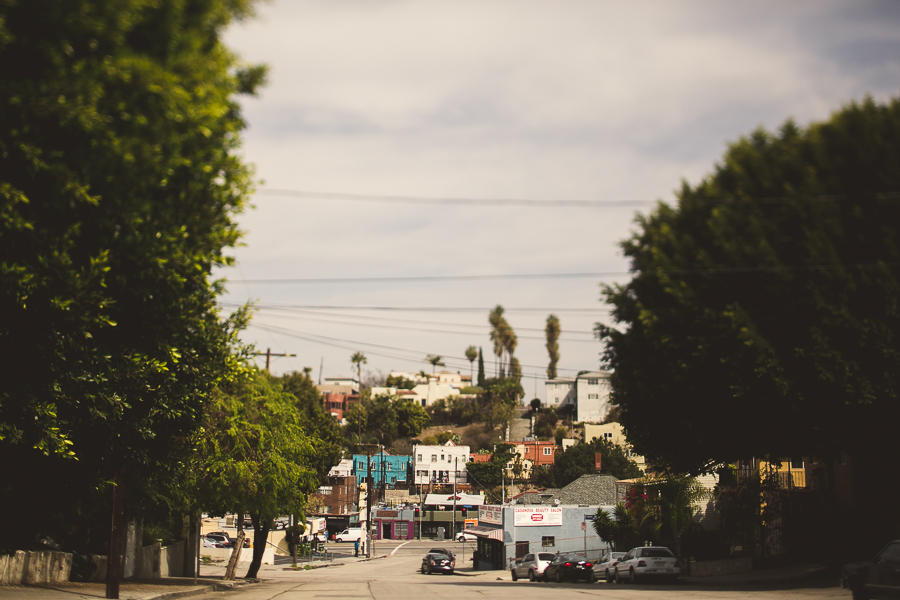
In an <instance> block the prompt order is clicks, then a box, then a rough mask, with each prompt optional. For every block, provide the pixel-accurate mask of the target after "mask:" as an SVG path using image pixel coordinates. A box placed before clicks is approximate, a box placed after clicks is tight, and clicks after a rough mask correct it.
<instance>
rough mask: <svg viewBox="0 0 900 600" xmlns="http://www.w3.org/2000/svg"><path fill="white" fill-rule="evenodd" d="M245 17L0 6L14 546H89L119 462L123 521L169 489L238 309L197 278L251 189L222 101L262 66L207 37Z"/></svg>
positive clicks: (235, 112) (1, 435)
mask: <svg viewBox="0 0 900 600" xmlns="http://www.w3.org/2000/svg"><path fill="white" fill-rule="evenodd" d="M248 7H249V3H247V2H242V1H240V0H238V1H232V0H228V1H226V0H209V1H206V2H191V3H187V2H181V3H177V2H176V3H167V4H162V3H158V2H149V1H146V0H116V1H115V2H113V1H111V0H84V1H79V2H69V3H65V2H64V3H60V2H55V1H50V0H29V1H27V2H3V3H2V5H0V156H2V160H0V310H2V312H3V314H4V319H3V322H2V324H0V353H2V355H3V357H4V364H5V368H6V370H7V372H8V373H14V374H15V377H8V378H6V379H5V381H4V386H3V388H2V390H0V412H2V415H3V416H2V421H0V463H2V464H4V465H6V466H7V467H8V468H7V469H6V470H5V472H4V477H3V480H4V482H3V483H0V496H2V497H4V498H6V499H11V498H18V499H20V500H15V501H14V504H7V505H6V507H7V508H8V509H9V510H13V511H14V512H15V513H16V514H17V515H19V518H17V523H18V525H16V530H17V531H16V532H14V533H11V534H9V535H8V536H7V539H11V538H16V539H17V543H18V540H19V539H21V543H22V546H20V547H22V548H25V547H27V546H28V545H29V544H31V542H32V541H33V539H34V537H35V536H38V535H44V534H50V535H52V536H53V537H55V538H56V539H58V540H65V543H69V542H68V541H67V540H68V539H69V538H68V537H67V536H68V535H72V538H71V539H72V540H73V541H72V543H74V544H76V545H79V546H81V547H84V546H91V547H96V546H98V545H101V544H102V543H103V542H102V541H101V540H100V539H99V538H102V536H97V535H95V536H93V537H91V536H87V535H85V533H84V532H85V531H86V530H87V529H89V528H91V527H92V524H93V523H95V522H98V521H100V522H105V523H107V524H108V514H107V516H106V519H102V518H101V517H100V513H102V512H103V511H104V510H106V506H105V505H106V503H107V498H108V488H109V481H110V480H111V478H112V474H113V473H114V472H116V471H117V470H118V468H119V467H121V466H123V465H124V466H125V477H126V482H125V492H126V507H127V510H128V511H129V512H130V513H131V514H136V513H140V512H142V511H147V510H151V509H152V508H153V507H152V506H150V504H152V503H156V501H155V500H154V498H160V497H159V496H158V492H157V490H159V489H160V488H165V489H170V490H175V489H176V488H178V485H179V483H178V482H179V477H180V469H181V468H182V467H183V461H184V460H185V456H186V455H187V454H188V453H189V452H190V451H191V440H192V439H193V435H192V434H193V432H194V431H195V429H196V428H197V426H198V425H199V423H200V419H201V415H202V413H203V409H204V405H205V403H206V402H207V401H208V397H209V394H210V392H211V390H212V389H214V387H215V386H216V385H217V384H218V383H219V382H220V381H222V380H223V379H225V378H227V377H229V373H231V372H232V370H233V369H234V368H235V364H236V361H238V360H239V358H240V357H239V356H237V355H236V354H234V353H233V348H232V346H233V345H234V342H235V338H234V336H233V332H234V330H235V327H237V326H239V321H242V320H243V318H244V316H243V315H239V316H238V317H236V318H235V319H234V320H233V321H231V322H229V321H227V320H223V319H222V318H221V317H220V316H219V314H218V312H217V308H216V302H215V298H216V294H217V293H218V291H219V286H217V285H214V284H212V283H211V282H210V280H209V277H210V273H211V270H212V269H213V268H214V267H216V266H218V265H223V264H227V263H228V262H229V259H228V258H227V257H226V256H225V254H224V252H225V250H226V249H227V248H228V247H230V246H233V245H235V244H236V242H237V240H238V237H239V231H238V229H237V224H236V222H235V215H236V214H237V213H239V212H240V211H241V210H242V209H243V207H244V205H245V198H246V196H247V193H248V191H249V189H250V186H251V181H250V172H249V170H248V168H247V167H246V166H245V165H244V164H243V163H242V161H241V160H240V158H239V157H238V155H237V152H236V150H237V147H238V143H239V137H238V134H239V132H240V131H241V129H243V127H244V123H243V121H242V119H241V117H240V109H239V105H238V103H237V101H236V98H235V95H236V94H239V93H249V92H252V91H253V86H254V85H256V84H258V83H260V82H261V80H262V77H263V74H264V70H263V69H260V68H251V69H248V68H243V67H242V66H241V65H240V64H239V63H238V62H237V60H236V59H235V57H234V56H232V55H231V54H230V53H229V52H228V51H227V50H226V49H225V48H224V46H223V45H222V44H221V41H220V38H219V36H220V33H221V32H222V30H223V29H224V28H225V27H226V26H227V25H228V24H229V22H231V21H233V20H234V19H238V18H243V17H245V16H247V15H248V12H249V9H248ZM13 465H14V466H13ZM35 473H41V474H42V477H40V478H37V477H35V476H34V474H35ZM38 479H41V481H36V480H38ZM173 493H174V492H173ZM36 497H40V499H39V500H36ZM32 512H39V513H40V515H41V516H39V517H38V518H35V519H32V518H31V514H32ZM107 526H108V525H107ZM94 529H95V530H96V531H101V530H102V528H94ZM66 532H70V533H66ZM20 534H21V535H20ZM85 540H89V541H85Z"/></svg>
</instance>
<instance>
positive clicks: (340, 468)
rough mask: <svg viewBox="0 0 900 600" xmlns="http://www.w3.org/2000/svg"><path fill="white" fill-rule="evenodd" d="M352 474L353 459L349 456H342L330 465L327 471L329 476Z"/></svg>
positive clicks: (348, 475) (347, 475)
mask: <svg viewBox="0 0 900 600" xmlns="http://www.w3.org/2000/svg"><path fill="white" fill-rule="evenodd" d="M352 475H353V461H352V460H350V459H349V458H342V459H341V462H339V463H338V464H336V465H335V466H333V467H331V470H330V471H328V476H329V477H351V476H352Z"/></svg>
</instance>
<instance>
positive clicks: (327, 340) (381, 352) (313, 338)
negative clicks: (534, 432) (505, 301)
mask: <svg viewBox="0 0 900 600" xmlns="http://www.w3.org/2000/svg"><path fill="white" fill-rule="evenodd" d="M249 327H255V328H259V329H262V330H264V331H270V332H273V333H278V334H280V335H286V336H288V337H293V338H297V339H301V340H306V341H308V342H312V343H315V344H322V345H324V346H332V347H336V348H343V349H345V350H352V351H359V349H360V347H363V346H367V347H370V348H375V350H371V349H367V350H366V352H369V353H370V354H373V355H375V356H382V357H385V358H396V359H398V360H405V361H410V362H421V363H424V362H425V360H424V358H415V356H422V357H424V356H425V355H427V354H434V353H433V352H420V351H417V350H408V349H406V348H397V347H396V346H386V345H384V344H373V343H371V342H359V341H355V340H347V339H342V338H334V337H330V336H325V335H318V334H314V333H307V332H298V331H294V330H292V329H288V328H286V327H278V326H273V325H263V324H261V323H256V322H254V321H253V320H251V321H250V323H249ZM388 350H394V351H397V352H406V353H409V354H414V355H415V356H413V357H409V356H403V355H398V354H390V353H388V352H387V351H388ZM441 358H442V359H450V360H454V361H459V363H458V364H454V365H453V366H452V368H458V369H464V368H468V367H469V366H470V363H469V360H468V359H467V358H465V357H461V356H449V355H443V354H442V355H441ZM487 362H489V363H490V364H494V365H495V366H496V361H492V360H489V361H487ZM445 366H448V365H445ZM519 366H520V367H521V368H522V369H526V368H528V369H545V368H546V367H544V366H538V365H519ZM557 371H571V372H577V371H578V369H566V368H560V367H557ZM523 376H526V374H525V373H524V372H523ZM527 376H528V377H530V378H535V377H537V378H543V379H546V377H545V376H535V375H533V374H527Z"/></svg>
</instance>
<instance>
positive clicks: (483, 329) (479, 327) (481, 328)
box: [255, 307, 594, 341]
mask: <svg viewBox="0 0 900 600" xmlns="http://www.w3.org/2000/svg"><path fill="white" fill-rule="evenodd" d="M255 308H257V310H258V311H259V312H263V311H269V310H273V311H279V310H285V311H288V312H290V313H291V314H293V315H296V313H301V314H300V315H297V316H291V315H270V316H275V317H285V318H296V319H302V320H304V321H313V322H319V323H337V324H340V325H361V326H364V327H381V328H386V329H410V330H413V331H430V332H433V333H455V334H462V335H485V334H487V333H488V331H487V330H488V329H490V325H487V324H484V325H482V324H471V323H449V322H446V321H419V320H416V319H392V318H386V317H370V316H366V315H346V317H347V318H350V319H357V320H362V321H386V322H390V323H409V324H415V325H446V326H448V327H469V328H474V329H477V331H461V330H457V331H452V330H446V329H426V328H422V327H403V326H398V325H381V324H374V323H359V322H356V321H347V320H341V319H322V318H315V317H308V316H305V315H306V314H312V315H323V316H327V317H334V316H337V315H334V314H333V313H327V312H318V311H313V310H309V311H307V310H302V309H282V308H278V307H265V308H263V307H255ZM515 330H516V331H517V332H519V331H535V332H541V333H543V331H544V330H543V329H538V328H536V327H516V328H515ZM562 333H564V334H569V335H583V336H584V335H586V336H590V337H591V338H593V336H594V332H592V331H572V330H566V329H563V330H562ZM520 337H522V338H524V339H544V337H543V336H527V335H526V336H520ZM580 341H583V340H580Z"/></svg>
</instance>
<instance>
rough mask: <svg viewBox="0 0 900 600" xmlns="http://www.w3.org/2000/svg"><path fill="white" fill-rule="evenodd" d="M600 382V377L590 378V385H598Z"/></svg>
mask: <svg viewBox="0 0 900 600" xmlns="http://www.w3.org/2000/svg"><path fill="white" fill-rule="evenodd" d="M599 383H600V380H599V379H588V385H598V384H599Z"/></svg>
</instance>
